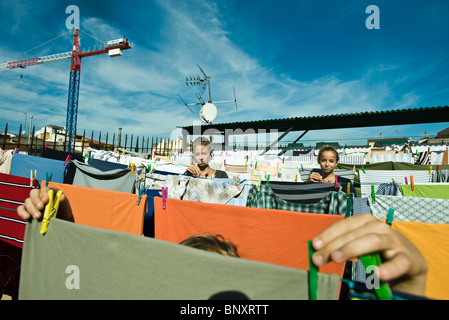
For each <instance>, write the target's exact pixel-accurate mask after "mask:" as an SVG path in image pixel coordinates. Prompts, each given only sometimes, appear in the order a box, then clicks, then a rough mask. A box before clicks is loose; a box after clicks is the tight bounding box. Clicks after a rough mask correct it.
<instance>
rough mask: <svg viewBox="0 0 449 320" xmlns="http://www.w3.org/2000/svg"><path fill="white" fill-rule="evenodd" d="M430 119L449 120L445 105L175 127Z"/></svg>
mask: <svg viewBox="0 0 449 320" xmlns="http://www.w3.org/2000/svg"><path fill="white" fill-rule="evenodd" d="M434 122H449V106H438V107H427V108H409V109H397V110H383V111H367V112H357V113H342V114H331V115H320V116H309V117H294V118H284V119H267V120H256V121H241V122H228V123H218V124H209V125H205V124H201V126H184V127H178V128H182V129H184V130H185V131H186V133H187V134H203V132H204V131H206V130H208V134H213V133H212V130H216V131H217V134H218V133H221V134H223V133H224V132H225V130H236V129H241V130H243V131H244V132H245V131H246V130H249V129H253V130H260V129H265V130H270V129H271V130H275V129H276V130H278V131H279V132H284V131H286V130H288V129H290V128H293V129H292V131H300V130H324V129H341V128H356V127H373V126H388V125H402V124H417V123H434Z"/></svg>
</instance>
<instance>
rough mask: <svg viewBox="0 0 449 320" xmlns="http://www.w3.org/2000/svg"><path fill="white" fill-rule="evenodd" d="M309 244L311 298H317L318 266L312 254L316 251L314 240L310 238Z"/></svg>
mask: <svg viewBox="0 0 449 320" xmlns="http://www.w3.org/2000/svg"><path fill="white" fill-rule="evenodd" d="M308 246H309V279H308V280H309V300H317V296H318V294H317V293H318V267H317V266H316V265H315V264H314V263H313V261H312V255H313V254H314V252H315V249H313V246H312V240H308Z"/></svg>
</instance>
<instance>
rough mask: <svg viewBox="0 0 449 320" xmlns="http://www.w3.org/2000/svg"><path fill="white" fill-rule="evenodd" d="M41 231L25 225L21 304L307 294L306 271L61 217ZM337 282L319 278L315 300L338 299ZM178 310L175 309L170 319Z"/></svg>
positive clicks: (267, 297)
mask: <svg viewBox="0 0 449 320" xmlns="http://www.w3.org/2000/svg"><path fill="white" fill-rule="evenodd" d="M169 200H170V199H169ZM173 201H179V200H171V201H170V202H173ZM179 202H186V201H179ZM170 204H171V203H170ZM39 230H40V223H39V222H38V221H37V220H33V221H32V222H31V223H27V228H26V237H25V246H24V249H23V258H22V270H21V279H20V290H19V299H21V300H28V299H36V300H47V299H49V300H53V299H65V300H76V299H86V300H87V299H95V300H106V299H113V300H122V299H127V300H128V299H129V300H138V299H139V300H140V299H151V300H160V299H162V300H206V299H218V296H220V294H221V295H223V294H226V292H229V291H234V292H238V293H239V294H240V295H241V296H244V297H247V299H251V300H257V299H258V300H276V299H278V300H306V299H308V297H309V294H308V272H307V271H306V270H298V269H294V268H287V267H283V266H278V265H274V264H269V263H261V262H257V261H251V260H247V259H239V258H235V257H228V256H223V255H220V254H217V253H212V252H207V251H203V250H200V249H195V248H190V247H187V246H183V245H180V244H176V243H170V242H167V241H162V240H158V239H152V238H147V237H139V236H136V235H132V234H127V233H123V232H114V231H110V230H102V229H98V228H92V227H88V226H83V225H79V224H75V223H70V222H68V221H64V220H60V219H57V218H56V219H52V220H51V221H50V224H49V226H48V231H47V233H46V235H45V236H43V235H41V234H40V233H39ZM305 255H306V256H307V252H306V253H305ZM306 259H307V257H306ZM339 284H340V279H339V277H338V275H336V274H324V273H318V290H317V298H318V299H320V300H322V299H326V300H330V299H337V298H338V288H339ZM186 306H187V305H186ZM222 312H223V310H222ZM179 313H180V310H179V309H177V310H176V311H175V312H174V313H173V315H174V316H175V314H178V315H179ZM169 317H170V316H169ZM175 317H176V316H175Z"/></svg>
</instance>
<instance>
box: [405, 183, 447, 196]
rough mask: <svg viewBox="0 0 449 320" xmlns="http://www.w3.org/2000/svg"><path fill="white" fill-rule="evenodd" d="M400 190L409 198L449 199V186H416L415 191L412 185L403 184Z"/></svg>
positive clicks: (437, 184)
mask: <svg viewBox="0 0 449 320" xmlns="http://www.w3.org/2000/svg"><path fill="white" fill-rule="evenodd" d="M399 190H400V191H401V194H402V195H403V196H407V197H421V198H436V199H449V184H439V183H436V184H423V185H416V184H415V185H414V188H413V190H412V186H411V185H402V184H401V185H399Z"/></svg>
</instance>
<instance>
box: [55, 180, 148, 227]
mask: <svg viewBox="0 0 449 320" xmlns="http://www.w3.org/2000/svg"><path fill="white" fill-rule="evenodd" d="M48 186H49V187H54V188H57V189H59V190H62V192H64V194H65V195H66V196H67V199H68V200H69V203H70V207H71V208H72V213H73V217H74V219H75V222H76V223H77V224H83V225H87V226H92V227H96V228H103V229H108V230H114V231H122V232H128V233H132V234H136V235H142V232H143V231H142V230H143V219H144V215H145V211H146V201H147V196H146V195H143V196H142V198H141V201H140V202H139V204H137V199H138V197H139V195H137V194H131V193H126V192H119V191H112V190H102V189H95V188H88V187H80V186H74V185H70V184H62V183H54V182H50V183H49V184H48Z"/></svg>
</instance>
